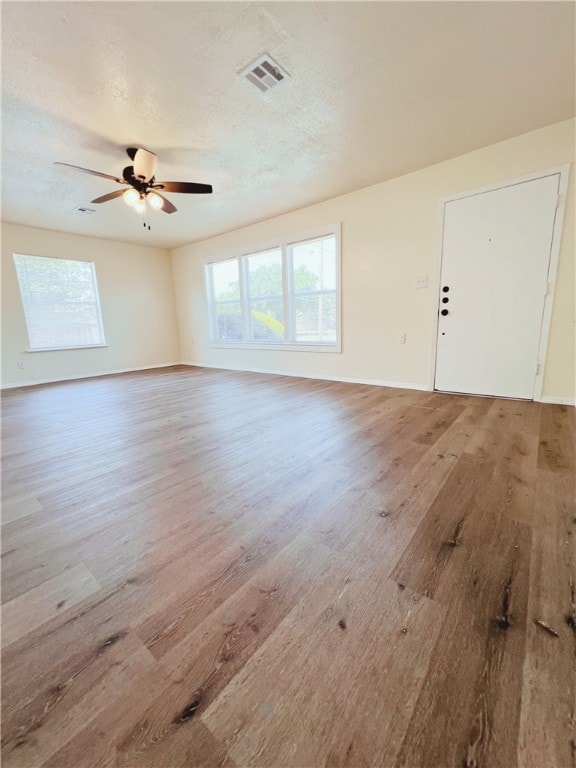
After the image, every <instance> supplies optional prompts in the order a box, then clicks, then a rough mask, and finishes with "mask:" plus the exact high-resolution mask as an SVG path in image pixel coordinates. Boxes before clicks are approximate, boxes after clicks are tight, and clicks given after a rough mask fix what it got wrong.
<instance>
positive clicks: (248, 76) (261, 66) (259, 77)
mask: <svg viewBox="0 0 576 768" xmlns="http://www.w3.org/2000/svg"><path fill="white" fill-rule="evenodd" d="M240 77H242V78H243V79H244V80H246V81H247V82H248V83H250V85H253V86H254V88H257V89H258V90H259V91H260V92H261V93H266V92H267V91H269V90H271V89H272V88H274V87H275V86H277V85H279V84H280V83H281V82H282V81H284V80H287V79H288V77H289V75H288V73H287V72H286V70H285V69H282V67H281V66H280V65H279V64H276V62H275V61H274V59H273V58H272V57H271V56H268V54H267V53H265V54H264V55H263V56H260V58H259V59H258V61H255V62H254V63H253V64H250V66H249V67H246V69H245V70H243V71H242V72H241V73H240Z"/></svg>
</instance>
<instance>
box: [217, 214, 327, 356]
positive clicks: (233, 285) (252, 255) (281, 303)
mask: <svg viewBox="0 0 576 768" xmlns="http://www.w3.org/2000/svg"><path fill="white" fill-rule="evenodd" d="M339 287H340V228H339V226H337V227H330V228H329V229H325V230H322V231H321V232H318V233H316V234H314V233H311V234H308V235H307V236H303V237H298V238H290V239H286V240H284V241H282V242H280V243H277V244H274V245H273V246H269V247H267V248H253V249H250V250H249V251H248V252H244V253H242V254H238V255H237V256H234V257H232V258H228V259H225V260H223V261H217V262H214V263H212V264H207V265H206V290H207V295H208V307H209V313H210V328H211V342H212V344H213V345H215V346H239V347H258V348H262V349H312V350H315V351H316V350H317V351H333V352H335V351H336V352H339V351H340V348H339V345H340V295H339V294H340V290H339Z"/></svg>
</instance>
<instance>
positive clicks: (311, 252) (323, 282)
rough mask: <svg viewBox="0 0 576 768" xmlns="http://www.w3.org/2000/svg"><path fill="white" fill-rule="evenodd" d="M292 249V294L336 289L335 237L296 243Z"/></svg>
mask: <svg viewBox="0 0 576 768" xmlns="http://www.w3.org/2000/svg"><path fill="white" fill-rule="evenodd" d="M291 248H292V263H293V269H294V293H299V292H301V291H325V290H328V291H333V290H335V289H336V237H335V236H334V235H330V236H328V237H323V238H322V239H320V240H311V241H309V242H304V243H296V244H295V245H293V246H291Z"/></svg>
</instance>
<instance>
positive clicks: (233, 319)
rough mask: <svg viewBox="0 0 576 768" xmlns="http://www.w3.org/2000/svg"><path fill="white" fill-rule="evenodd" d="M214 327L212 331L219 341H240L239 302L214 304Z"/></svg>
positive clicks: (240, 315)
mask: <svg viewBox="0 0 576 768" xmlns="http://www.w3.org/2000/svg"><path fill="white" fill-rule="evenodd" d="M214 314H215V316H216V328H215V330H214V333H215V335H216V338H217V339H219V340H220V341H242V313H241V311H240V302H239V301H238V302H232V303H230V304H216V306H215V313H214Z"/></svg>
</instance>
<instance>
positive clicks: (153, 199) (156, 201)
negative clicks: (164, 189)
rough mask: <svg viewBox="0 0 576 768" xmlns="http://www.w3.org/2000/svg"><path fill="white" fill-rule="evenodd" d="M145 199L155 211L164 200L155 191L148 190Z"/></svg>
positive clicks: (160, 206)
mask: <svg viewBox="0 0 576 768" xmlns="http://www.w3.org/2000/svg"><path fill="white" fill-rule="evenodd" d="M146 200H147V201H148V202H149V203H150V207H151V208H154V210H155V211H159V210H160V209H161V208H162V206H163V205H164V200H162V198H161V197H160V195H157V194H156V192H148V194H147V195H146Z"/></svg>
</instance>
